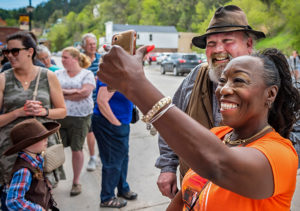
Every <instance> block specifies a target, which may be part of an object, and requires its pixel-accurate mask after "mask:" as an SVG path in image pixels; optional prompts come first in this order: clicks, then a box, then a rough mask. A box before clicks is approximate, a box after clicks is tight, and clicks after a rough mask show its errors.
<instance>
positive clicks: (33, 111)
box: [24, 100, 47, 116]
mask: <svg viewBox="0 0 300 211" xmlns="http://www.w3.org/2000/svg"><path fill="white" fill-rule="evenodd" d="M24 111H25V114H26V116H46V114H47V110H46V108H44V107H43V105H42V102H41V101H38V100H26V103H25V104H24Z"/></svg>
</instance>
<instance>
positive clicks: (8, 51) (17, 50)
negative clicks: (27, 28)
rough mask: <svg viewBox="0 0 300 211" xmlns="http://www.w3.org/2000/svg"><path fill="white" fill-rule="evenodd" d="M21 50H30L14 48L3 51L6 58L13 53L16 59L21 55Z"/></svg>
mask: <svg viewBox="0 0 300 211" xmlns="http://www.w3.org/2000/svg"><path fill="white" fill-rule="evenodd" d="M20 50H28V48H12V49H2V53H3V55H4V56H8V54H9V53H11V54H12V55H13V56H14V57H16V56H18V55H19V52H20Z"/></svg>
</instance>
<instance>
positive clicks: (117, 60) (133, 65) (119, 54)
mask: <svg viewBox="0 0 300 211" xmlns="http://www.w3.org/2000/svg"><path fill="white" fill-rule="evenodd" d="M147 49H148V50H149V51H150V50H152V49H153V47H152V49H151V46H143V47H141V48H139V49H138V50H137V51H136V55H130V54H128V53H127V52H126V51H125V50H123V49H122V48H121V47H119V46H113V47H112V48H111V50H110V51H109V53H107V54H105V55H104V56H103V57H102V62H101V63H100V65H99V69H100V71H98V73H97V76H98V77H99V79H100V80H101V81H103V82H104V83H106V84H108V85H109V87H111V88H113V89H116V90H118V91H120V92H122V93H124V94H125V95H126V94H127V93H129V91H128V89H135V88H138V84H137V83H141V82H143V81H144V80H146V77H145V74H144V70H143V58H144V56H145V54H146V53H147V52H148V51H147Z"/></svg>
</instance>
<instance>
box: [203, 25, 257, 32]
mask: <svg viewBox="0 0 300 211" xmlns="http://www.w3.org/2000/svg"><path fill="white" fill-rule="evenodd" d="M224 27H240V28H243V29H252V28H251V26H249V25H247V26H245V25H221V26H211V27H209V28H207V29H206V31H208V30H211V29H216V28H224Z"/></svg>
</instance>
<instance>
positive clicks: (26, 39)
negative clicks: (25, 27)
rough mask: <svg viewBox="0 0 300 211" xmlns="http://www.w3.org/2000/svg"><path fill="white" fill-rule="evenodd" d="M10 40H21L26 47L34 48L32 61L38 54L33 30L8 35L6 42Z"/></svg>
mask: <svg viewBox="0 0 300 211" xmlns="http://www.w3.org/2000/svg"><path fill="white" fill-rule="evenodd" d="M10 40H20V41H21V42H22V45H23V46H24V47H25V48H33V55H32V61H33V59H34V57H35V55H36V46H37V44H36V37H35V35H33V33H32V32H25V31H20V32H16V33H14V34H11V35H8V36H7V37H6V43H8V41H10Z"/></svg>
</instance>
